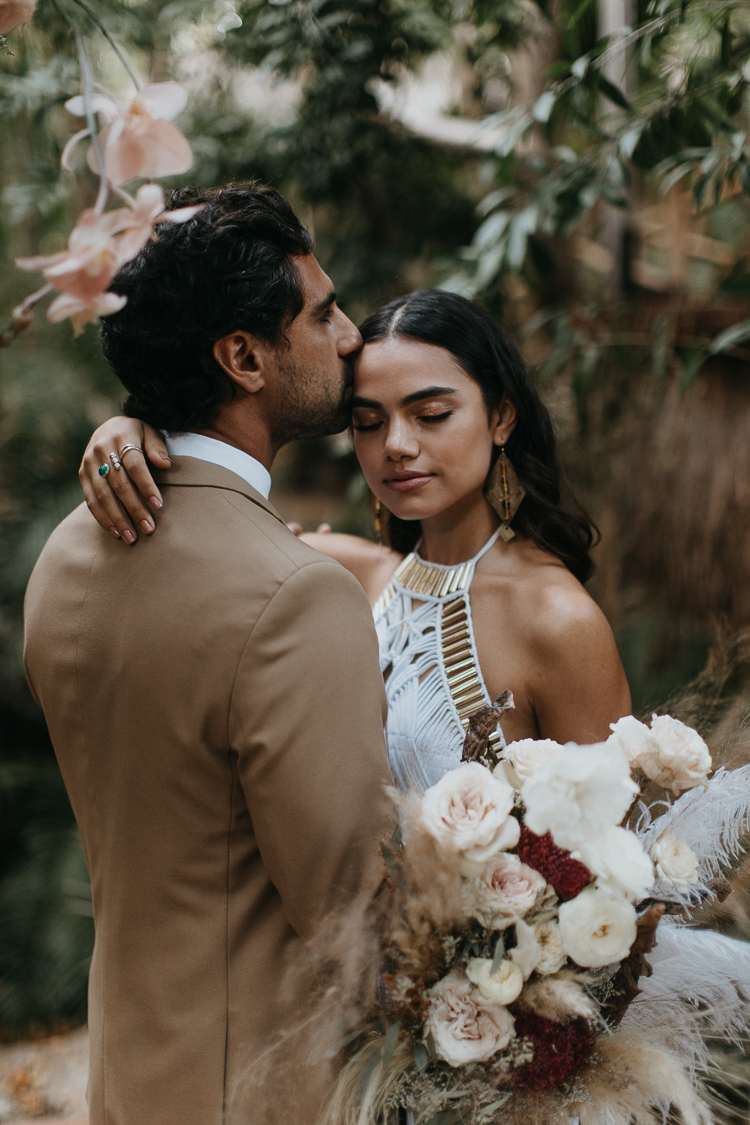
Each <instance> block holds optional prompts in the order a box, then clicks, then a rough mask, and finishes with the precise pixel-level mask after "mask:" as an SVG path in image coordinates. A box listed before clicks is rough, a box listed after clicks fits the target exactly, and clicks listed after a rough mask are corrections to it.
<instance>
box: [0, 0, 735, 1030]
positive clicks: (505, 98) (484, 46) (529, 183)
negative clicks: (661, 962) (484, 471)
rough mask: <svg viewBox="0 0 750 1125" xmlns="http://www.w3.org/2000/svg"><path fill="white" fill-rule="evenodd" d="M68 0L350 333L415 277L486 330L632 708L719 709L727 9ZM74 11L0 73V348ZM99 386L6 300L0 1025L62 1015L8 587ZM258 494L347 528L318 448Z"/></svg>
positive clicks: (53, 189)
mask: <svg viewBox="0 0 750 1125" xmlns="http://www.w3.org/2000/svg"><path fill="white" fill-rule="evenodd" d="M90 3H91V6H92V11H94V13H95V14H96V15H98V16H100V17H102V18H104V19H105V20H106V25H107V28H108V29H109V31H110V32H111V33H112V34H113V35H114V36H115V37H116V38H117V39H118V41H119V42H120V44H121V45H122V48H123V50H124V51H125V53H126V55H127V57H128V58H129V60H130V62H131V64H132V65H133V67H134V68H135V69H136V71H137V72H138V73H140V75H141V76H142V77H143V78H144V79H146V80H149V81H161V80H164V79H166V78H175V79H177V80H178V81H181V82H183V83H184V84H185V85H186V86H187V87H188V89H189V91H190V101H189V105H188V109H187V110H186V111H185V113H184V114H183V115H182V117H181V118H180V119H179V121H178V124H179V125H180V127H181V128H182V130H183V131H184V132H185V133H186V135H187V136H188V137H189V139H190V142H191V144H192V146H193V151H194V153H195V165H194V167H193V169H192V170H191V171H190V172H189V173H188V174H186V175H185V176H183V177H180V178H179V179H178V180H175V181H174V182H175V183H178V182H179V183H186V182H191V183H198V184H200V185H203V186H210V185H216V184H220V183H224V182H228V181H232V180H234V181H238V180H250V179H259V180H263V181H266V182H270V183H273V184H274V185H275V186H277V187H279V188H281V189H282V190H283V191H284V192H285V193H286V194H287V195H288V196H289V197H290V199H291V200H292V202H293V203H294V204H295V206H296V207H297V208H298V209H299V211H300V213H301V214H302V216H303V217H304V218H305V220H306V222H307V223H308V225H309V226H310V228H311V229H312V230H313V232H314V235H315V238H316V243H317V252H318V255H319V257H320V259H321V261H322V263H323V264H324V266H325V268H326V269H327V270H328V272H329V273H330V274H331V275H332V277H333V278H334V279H335V282H336V285H337V288H338V290H339V294H340V300H341V303H342V305H343V307H344V308H345V309H346V310H347V312H349V313H350V315H352V316H353V317H355V318H361V317H362V316H363V315H364V314H365V313H367V312H369V311H371V310H372V309H373V308H374V307H376V306H377V305H378V304H379V303H381V302H383V301H384V300H386V299H389V298H391V297H393V296H395V295H398V294H400V293H403V292H404V291H408V290H410V289H413V288H415V287H418V286H423V285H445V286H447V287H449V288H453V289H458V290H459V291H461V292H464V293H467V294H470V295H473V296H476V297H478V298H479V299H481V300H482V301H484V302H485V303H486V304H487V306H488V307H489V308H491V310H492V311H493V312H494V313H496V314H497V315H498V316H500V317H501V318H502V319H503V320H504V321H505V323H506V324H507V325H508V326H509V327H510V328H511V329H512V330H513V331H514V332H515V333H516V334H517V335H518V337H519V339H520V341H521V343H522V346H523V348H524V351H525V354H526V356H527V359H528V360H529V363H530V364H531V365H532V366H533V368H534V371H535V373H536V378H537V380H538V383H539V386H540V388H541V390H542V393H543V394H544V396H545V398H546V400H547V401H548V403H549V405H550V407H551V409H552V411H553V414H554V417H555V420H556V424H557V426H558V429H559V431H560V434H561V437H562V440H563V443H564V448H565V455H566V461H567V467H568V471H569V475H570V477H571V480H572V482H573V484H574V486H575V487H576V489H577V490H578V492H579V493H580V495H581V498H582V499H583V500H584V502H585V503H586V504H587V505H588V507H589V508H590V510H591V511H592V513H593V515H594V516H595V518H596V519H597V520H598V522H599V524H600V526H601V528H602V532H603V541H602V545H601V547H600V548H599V559H598V562H599V567H598V574H597V577H596V578H595V579H594V580H593V582H592V586H591V589H592V593H593V594H594V596H595V597H597V598H598V600H599V601H600V603H601V604H602V605H603V607H604V609H605V611H606V612H607V614H608V616H609V618H610V620H611V622H612V624H613V626H614V628H615V630H616V634H617V637H618V642H619V644H620V648H621V652H622V655H623V659H624V661H625V664H626V669H627V671H628V674H629V678H630V681H631V686H632V688H633V695H634V703H635V707H636V710H637V712H643V711H646V710H648V708H650V707H653V706H658V705H659V704H660V703H663V702H664V701H665V700H666V699H667V698H668V697H670V696H672V695H673V694H674V693H675V692H678V691H679V690H680V689H681V688H682V687H683V686H684V685H685V684H686V683H688V682H689V681H690V680H691V679H692V678H693V677H695V676H696V675H697V674H698V673H699V671H700V669H701V668H702V667H703V665H704V663H705V661H706V658H707V656H708V653H709V649H710V648H711V646H712V644H714V655H713V657H712V663H711V674H710V676H709V677H708V678H706V677H705V676H704V679H703V680H702V681H701V683H702V684H703V685H704V688H705V690H704V698H707V699H708V704H710V706H711V707H713V706H714V705H718V710H716V711H715V713H716V714H720V713H721V712H722V708H724V709H725V708H726V706H728V705H729V704H730V703H731V702H732V701H735V702H734V706H735V708H736V706H737V703H736V700H737V699H738V698H739V699H740V700H741V698H742V693H743V689H744V675H743V672H742V667H743V660H744V650H745V647H746V645H745V632H746V630H747V628H748V626H750V484H748V482H749V481H750V440H749V439H750V383H749V382H748V367H747V362H748V359H750V320H749V319H748V318H750V164H749V163H748V161H749V159H750V147H749V145H748V135H747V131H748V124H749V116H748V115H749V110H750V106H749V103H748V84H750V3H748V0H598V5H597V0H549V3H545V2H541V0H540V2H538V3H534V2H532V0H235V2H231V0H168V2H162V0H107V4H106V5H105V4H103V3H102V2H101V0H90ZM84 9H85V5H82V4H80V3H78V2H77V0H39V3H38V6H37V10H36V13H35V15H34V17H33V20H32V21H31V22H30V23H29V24H28V26H27V27H26V28H25V29H24V30H23V31H22V32H12V33H11V34H9V35H8V37H7V40H6V42H5V46H4V48H3V52H2V54H0V153H2V161H1V162H0V192H1V206H0V254H1V255H2V262H3V268H2V271H0V330H2V323H3V322H4V321H5V320H8V319H9V317H10V311H11V309H12V308H13V307H14V305H16V304H17V303H18V302H19V300H21V299H22V298H23V297H24V296H25V295H26V294H27V293H28V292H29V291H30V289H31V288H32V287H33V281H31V279H30V278H29V276H28V275H27V274H21V273H19V272H16V271H15V270H14V268H13V265H12V261H13V258H14V257H16V256H20V255H31V254H37V253H53V252H55V251H57V250H59V249H62V248H63V247H64V246H65V243H66V240H67V235H68V232H69V230H70V228H71V226H72V225H73V222H74V221H75V216H76V215H77V214H78V212H79V211H80V210H81V208H82V207H84V206H89V205H90V204H91V202H92V200H93V195H94V193H95V182H94V179H93V177H91V176H90V175H89V174H88V173H87V172H86V171H85V170H84V168H83V167H81V170H80V172H79V173H77V174H70V173H61V172H60V156H61V152H62V149H63V147H64V145H65V142H66V141H67V140H68V139H69V137H70V136H71V134H72V133H73V132H74V131H75V129H76V128H78V125H77V124H76V123H75V122H74V120H73V119H72V118H71V117H70V116H69V115H68V114H67V113H66V111H65V110H64V108H63V103H64V102H65V100H66V99H67V98H69V97H70V96H72V95H74V94H76V93H78V92H79V91H80V74H79V70H78V65H77V61H76V54H75V48H74V44H73V41H72V39H71V35H70V30H69V27H68V24H67V23H66V20H65V18H63V17H64V16H67V18H68V19H72V20H73V21H74V23H75V24H76V26H77V27H78V28H79V29H80V31H81V34H82V35H83V38H84V42H85V44H86V49H87V52H88V54H89V57H90V59H91V61H92V65H93V67H94V69H95V72H96V74H97V75H98V77H99V80H100V81H102V82H104V83H105V85H107V86H110V87H111V88H113V89H115V90H117V89H120V88H122V87H123V86H124V84H125V75H124V72H123V71H122V69H121V67H120V64H119V63H118V61H117V59H116V57H115V55H114V54H113V52H112V50H111V48H110V47H109V46H108V44H107V42H106V41H105V39H104V38H103V37H102V35H101V34H100V32H99V31H98V30H97V27H96V26H95V24H94V23H92V21H91V20H90V19H89V18H88V16H87V14H86V11H85V10H84ZM1 42H2V41H0V43H1ZM119 395H120V392H119V388H118V386H117V384H116V382H115V380H114V379H113V377H112V376H111V375H110V373H109V372H108V369H107V368H106V365H105V364H104V363H103V361H102V359H101V357H100V355H99V350H98V344H97V340H96V333H95V331H94V330H93V329H92V328H89V329H87V330H86V331H85V332H84V333H83V334H82V335H81V336H80V337H77V338H76V337H74V336H73V334H72V332H71V331H70V328H69V326H68V325H50V324H48V323H46V321H45V320H44V318H43V316H42V315H41V314H39V313H37V316H36V319H35V322H34V324H33V325H32V326H31V327H30V328H29V329H28V330H27V331H26V332H25V333H23V334H22V335H20V336H18V338H17V339H15V340H14V341H13V342H12V343H11V345H10V346H8V347H6V348H3V349H1V350H0V1032H2V1033H3V1034H6V1035H18V1034H23V1033H25V1032H28V1031H29V1030H30V1029H32V1028H34V1027H50V1026H54V1025H55V1024H57V1023H61V1022H62V1023H75V1022H77V1021H80V1020H82V1019H83V1018H84V1013H85V991H86V983H85V982H86V972H87V968H88V957H89V954H90V947H91V940H92V923H91V916H90V915H91V911H90V900H89V898H88V888H87V878H86V872H85V865H84V864H83V861H82V857H81V853H80V848H79V845H78V840H77V835H76V832H75V826H74V822H73V819H72V815H71V813H70V809H69V806H68V803H67V798H66V797H65V793H64V790H63V788H62V785H61V782H60V780H59V776H58V773H57V769H56V766H55V763H54V757H53V755H52V752H51V748H50V745H49V742H48V739H47V737H46V733H45V728H44V724H43V721H42V718H41V716H40V714H39V712H38V711H37V709H36V707H35V705H34V703H33V701H32V700H31V698H30V696H29V693H28V690H27V688H26V686H25V682H24V678H23V669H22V660H21V642H22V620H21V617H22V598H23V591H24V587H25V583H26V581H27V579H28V576H29V574H30V572H31V569H32V567H33V565H34V562H35V559H36V557H37V555H38V552H39V550H40V549H41V547H42V545H43V543H44V542H45V539H46V537H47V536H48V534H49V533H50V531H51V530H52V528H53V527H54V526H55V525H56V524H57V523H58V522H59V520H60V519H61V518H63V516H64V515H65V514H66V513H67V512H68V511H69V510H70V509H71V508H72V507H73V506H75V505H76V504H77V503H78V502H79V499H80V492H79V487H78V481H77V475H76V474H77V468H78V463H79V460H80V455H81V452H82V449H83V447H84V445H85V442H86V440H87V438H88V436H89V434H90V432H91V430H92V429H93V428H94V426H96V425H98V424H99V422H100V421H102V420H103V419H104V418H105V417H106V416H107V415H108V414H109V413H111V412H112V411H114V410H115V409H116V408H117V404H118V400H119ZM275 487H276V489H277V491H278V496H279V499H278V502H279V503H280V505H281V506H282V507H284V504H286V505H287V511H288V514H289V515H290V517H292V516H299V515H302V517H303V519H306V520H308V521H309V520H313V521H314V520H315V519H316V518H317V516H319V515H325V516H326V517H328V516H330V515H332V516H333V518H334V520H335V522H336V525H337V526H338V527H340V528H341V529H352V530H362V529H367V528H368V527H369V524H368V519H369V517H368V509H367V503H366V497H365V496H364V492H363V488H362V485H361V482H360V480H359V478H358V476H357V473H356V468H355V466H354V464H353V459H352V456H351V452H350V451H349V449H348V446H347V444H346V442H345V441H333V442H327V441H326V442H323V441H320V442H305V443H300V444H299V445H298V446H296V447H294V448H292V449H290V450H289V451H288V452H287V454H286V456H285V457H284V458H283V459H282V460H281V461H280V464H279V466H278V470H277V471H276V473H275ZM123 549H125V548H123ZM717 639H718V640H719V642H720V644H719V648H716V647H715V643H716V642H717ZM706 685H708V687H710V692H709V691H708V687H706ZM706 693H708V694H706ZM743 706H744V705H743ZM713 713H714V712H712V714H713ZM743 713H744V712H743ZM705 718H706V720H707V721H708V720H709V719H710V718H711V715H709V714H708V713H706V714H705ZM144 737H147V732H144ZM732 918H733V916H732V915H731V914H728V915H727V917H726V919H725V923H726V924H727V925H732V924H734V923H733V921H732ZM738 924H739V923H738Z"/></svg>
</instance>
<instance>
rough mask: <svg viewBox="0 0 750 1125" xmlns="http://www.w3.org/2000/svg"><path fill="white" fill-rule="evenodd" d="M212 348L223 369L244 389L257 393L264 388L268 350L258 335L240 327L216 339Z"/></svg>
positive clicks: (250, 392)
mask: <svg viewBox="0 0 750 1125" xmlns="http://www.w3.org/2000/svg"><path fill="white" fill-rule="evenodd" d="M211 350H212V352H213V357H214V359H215V360H216V362H217V363H218V365H219V367H220V368H221V369H222V371H224V372H225V374H227V375H228V376H229V378H230V379H232V380H233V381H234V382H235V383H237V385H238V386H240V387H242V389H243V390H244V391H246V392H247V393H248V394H257V392H258V391H260V390H262V389H263V387H264V386H265V374H264V367H265V365H266V363H267V361H268V352H267V348H266V347H265V346H264V344H263V342H262V341H261V340H259V339H258V337H257V336H251V335H250V333H249V332H243V331H242V330H240V329H238V330H237V331H236V332H232V333H230V335H229V336H223V337H222V338H221V340H216V342H215V343H214V345H213V348H212V349H211Z"/></svg>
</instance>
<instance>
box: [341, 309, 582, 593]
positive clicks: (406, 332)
mask: <svg viewBox="0 0 750 1125" xmlns="http://www.w3.org/2000/svg"><path fill="white" fill-rule="evenodd" d="M360 332H361V333H362V339H363V341H364V343H365V344H369V343H372V342H373V341H375V340H381V339H383V338H384V337H386V336H390V335H393V336H403V337H404V338H406V339H409V340H419V341H421V342H422V343H425V344H434V345H435V346H437V347H439V348H445V350H446V351H448V352H450V353H451V355H452V356H453V357H454V359H456V360H457V362H458V363H459V365H460V366H461V367H462V368H463V370H464V371H465V372H466V374H467V375H470V376H471V378H472V379H474V380H475V381H476V382H477V383H478V384H479V386H480V388H481V391H482V396H483V398H484V401H485V403H486V406H487V409H488V411H489V410H491V409H492V408H493V407H494V406H498V405H499V404H500V402H501V400H502V399H503V397H504V396H506V397H507V398H508V399H509V400H510V401H511V402H512V403H513V405H514V406H515V408H516V425H515V429H514V430H513V433H512V434H511V436H510V437H509V439H508V441H507V443H506V446H505V449H506V453H507V454H508V457H509V458H510V460H511V462H512V463H513V467H514V468H515V470H516V473H517V474H518V478H519V480H520V482H521V484H522V485H523V487H524V488H525V489H526V496H525V498H524V500H523V502H522V503H521V506H520V507H519V509H518V511H517V513H516V515H515V517H514V520H513V526H514V528H515V529H516V530H517V531H519V532H521V534H522V535H525V536H526V538H527V539H531V540H532V542H534V543H536V544H538V546H540V547H541V548H542V549H543V550H545V551H549V553H550V554H552V555H556V556H557V558H559V559H560V560H561V561H562V562H564V563H565V565H566V566H567V568H568V570H570V571H571V573H572V574H574V575H575V576H576V578H578V579H579V580H580V581H581V582H585V581H586V579H587V578H588V577H589V576H590V574H591V572H592V570H593V563H592V561H591V555H590V551H591V548H592V546H593V545H594V543H595V542H597V540H598V537H599V533H598V530H597V528H596V526H595V525H594V524H593V523H592V522H591V520H590V519H589V518H588V516H587V515H586V513H585V512H584V511H583V509H582V508H581V507H580V506H579V504H578V503H577V502H576V500H575V499H574V498H573V497H572V495H570V493H569V490H568V489H567V487H566V485H565V481H564V475H563V470H562V466H561V465H560V462H559V459H558V454H557V443H556V440H555V434H554V430H553V428H552V422H551V420H550V416H549V413H548V411H547V408H546V407H545V406H544V404H543V403H542V401H541V399H540V398H539V394H538V393H537V391H536V388H535V387H534V386H533V384H532V382H531V380H530V379H529V376H528V373H527V371H526V367H525V365H524V362H523V360H522V359H521V356H520V354H519V352H518V348H517V347H516V345H515V344H514V343H513V341H512V340H511V339H510V338H509V336H507V334H506V333H505V332H504V331H503V330H502V328H500V326H499V325H497V324H496V323H495V322H494V320H493V319H492V318H491V317H490V315H489V314H488V313H487V312H485V310H484V309H483V308H481V307H480V306H479V305H477V304H475V303H474V302H473V301H468V300H466V298H465V297H459V296H457V295H456V294H454V293H442V292H439V291H437V290H434V289H419V290H417V291H416V292H415V293H411V294H409V296H408V297H400V298H399V299H398V300H396V301H391V302H390V304H388V305H386V306H385V307H384V308H382V309H380V311H379V312H376V313H374V314H373V315H372V316H370V317H368V318H367V320H366V321H365V322H364V324H362V325H361V326H360ZM499 452H500V451H499V450H498V451H497V454H496V456H497V455H499ZM564 493H567V495H566V496H565V499H563V495H564ZM387 531H388V539H389V542H390V544H391V546H392V547H393V548H394V549H395V550H397V551H400V552H402V553H404V554H406V553H408V552H409V551H412V550H413V549H414V546H415V544H416V543H417V540H418V539H419V535H420V526H419V523H418V522H417V521H411V520H400V519H398V518H397V517H396V516H394V515H392V514H391V515H390V516H389V518H388V522H387Z"/></svg>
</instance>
